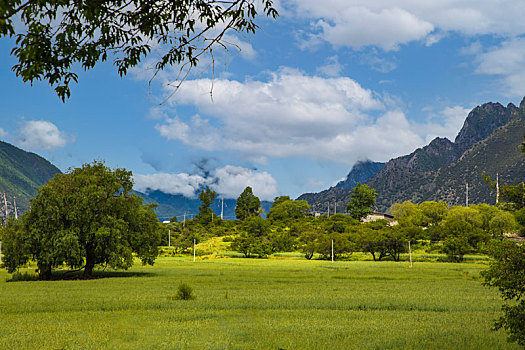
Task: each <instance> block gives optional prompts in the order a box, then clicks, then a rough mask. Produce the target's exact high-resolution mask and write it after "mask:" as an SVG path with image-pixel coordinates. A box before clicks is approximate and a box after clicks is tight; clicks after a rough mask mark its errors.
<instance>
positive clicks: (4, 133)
mask: <svg viewBox="0 0 525 350" xmlns="http://www.w3.org/2000/svg"><path fill="white" fill-rule="evenodd" d="M6 136H7V131H5V130H4V129H2V128H0V137H6Z"/></svg>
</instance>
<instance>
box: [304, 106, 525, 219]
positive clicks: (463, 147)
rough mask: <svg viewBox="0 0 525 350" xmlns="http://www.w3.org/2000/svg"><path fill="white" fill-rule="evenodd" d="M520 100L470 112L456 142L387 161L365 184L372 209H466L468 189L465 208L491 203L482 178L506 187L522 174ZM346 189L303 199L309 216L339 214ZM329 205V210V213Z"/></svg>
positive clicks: (524, 129) (439, 141) (435, 143)
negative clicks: (433, 204) (424, 205)
mask: <svg viewBox="0 0 525 350" xmlns="http://www.w3.org/2000/svg"><path fill="white" fill-rule="evenodd" d="M524 118H525V99H524V100H523V101H522V102H521V104H520V107H516V106H515V105H514V104H512V103H510V104H509V105H508V106H507V107H504V106H503V105H501V104H499V103H492V102H489V103H486V104H483V105H481V106H478V107H476V108H474V109H473V110H472V111H471V112H470V113H469V114H468V116H467V118H466V120H465V123H464V125H463V127H462V129H461V130H460V132H459V133H458V135H457V137H456V138H455V141H454V142H452V141H450V140H448V139H446V138H439V137H438V138H435V139H434V140H432V141H431V142H430V143H429V144H428V145H427V146H424V147H422V148H418V149H417V150H415V151H414V152H412V153H411V154H409V155H406V156H401V157H398V158H395V159H391V160H390V161H388V162H387V163H386V165H385V166H384V167H382V168H381V169H380V170H379V171H378V172H377V173H376V174H374V175H373V176H371V177H370V178H369V179H368V180H367V181H366V182H365V183H366V184H368V185H369V186H370V187H372V188H374V189H375V190H376V191H377V192H378V197H377V201H376V205H377V207H376V209H377V210H380V211H387V210H388V209H389V208H390V206H391V205H392V204H394V203H398V202H402V201H405V200H410V201H413V202H416V203H419V202H422V201H425V200H446V201H447V202H448V203H449V204H451V205H455V204H461V203H465V200H466V198H465V195H466V194H465V192H466V188H465V187H466V183H467V182H468V183H469V197H470V198H469V201H470V203H480V202H488V203H491V201H492V202H493V199H492V197H491V196H492V195H493V194H492V193H491V188H490V186H489V185H488V184H486V183H485V182H484V181H483V180H482V175H483V174H486V175H490V176H492V177H493V178H494V177H495V176H496V173H499V175H500V180H502V181H506V182H511V181H514V179H518V178H519V177H520V176H521V177H523V174H525V161H524V157H523V155H522V154H521V153H520V152H519V151H518V150H517V146H518V145H519V144H521V142H523V135H524V133H525V122H524V121H525V120H524ZM350 194H351V189H344V190H341V189H336V188H331V189H328V190H325V191H322V192H320V193H318V194H304V195H302V196H300V197H299V199H305V200H307V201H308V202H309V204H310V205H311V206H312V208H313V209H314V210H319V211H326V208H327V203H337V210H338V211H340V210H344V207H345V205H346V203H348V201H349V200H350ZM333 205H334V204H332V210H333Z"/></svg>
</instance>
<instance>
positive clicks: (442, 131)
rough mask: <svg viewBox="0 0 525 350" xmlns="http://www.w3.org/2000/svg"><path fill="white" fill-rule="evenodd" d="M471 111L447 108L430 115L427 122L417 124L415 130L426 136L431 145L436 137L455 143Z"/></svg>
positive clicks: (461, 108)
mask: <svg viewBox="0 0 525 350" xmlns="http://www.w3.org/2000/svg"><path fill="white" fill-rule="evenodd" d="M471 110H472V108H464V107H461V106H454V107H445V108H444V109H443V110H441V111H439V112H438V113H430V115H429V118H428V120H427V122H426V123H422V124H415V125H414V129H415V130H418V132H419V133H421V134H423V135H426V137H425V142H426V143H429V142H430V141H432V140H433V139H435V138H436V137H446V138H448V139H449V140H451V141H454V139H455V138H456V135H457V134H458V132H459V130H460V129H461V127H462V126H463V123H464V122H465V119H466V118H467V115H468V113H469V112H470V111H471Z"/></svg>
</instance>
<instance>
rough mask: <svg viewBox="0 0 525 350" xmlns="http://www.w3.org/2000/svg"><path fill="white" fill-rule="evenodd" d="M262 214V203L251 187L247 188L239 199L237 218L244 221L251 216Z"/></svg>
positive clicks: (236, 211)
mask: <svg viewBox="0 0 525 350" xmlns="http://www.w3.org/2000/svg"><path fill="white" fill-rule="evenodd" d="M260 212H261V201H260V200H259V198H257V196H256V195H254V194H253V191H252V188H251V187H250V186H248V187H246V188H245V189H244V191H242V193H241V194H240V196H239V198H237V204H236V206H235V216H236V217H237V219H239V220H244V219H246V218H247V217H249V216H259V213H260Z"/></svg>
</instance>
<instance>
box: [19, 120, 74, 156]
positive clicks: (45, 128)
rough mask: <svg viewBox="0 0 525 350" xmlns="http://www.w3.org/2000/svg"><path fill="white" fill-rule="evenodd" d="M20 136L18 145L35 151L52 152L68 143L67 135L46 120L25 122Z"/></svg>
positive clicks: (20, 130)
mask: <svg viewBox="0 0 525 350" xmlns="http://www.w3.org/2000/svg"><path fill="white" fill-rule="evenodd" d="M18 134H19V138H18V140H17V144H18V145H20V146H21V147H24V148H28V149H33V150H46V151H52V150H54V149H56V148H59V147H64V146H65V145H66V143H67V142H68V139H67V137H66V135H65V134H64V133H63V132H61V131H60V130H59V129H58V128H57V126H56V125H55V124H53V123H51V122H49V121H46V120H30V121H26V122H24V124H23V125H22V127H21V128H20V129H19V130H18Z"/></svg>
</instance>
